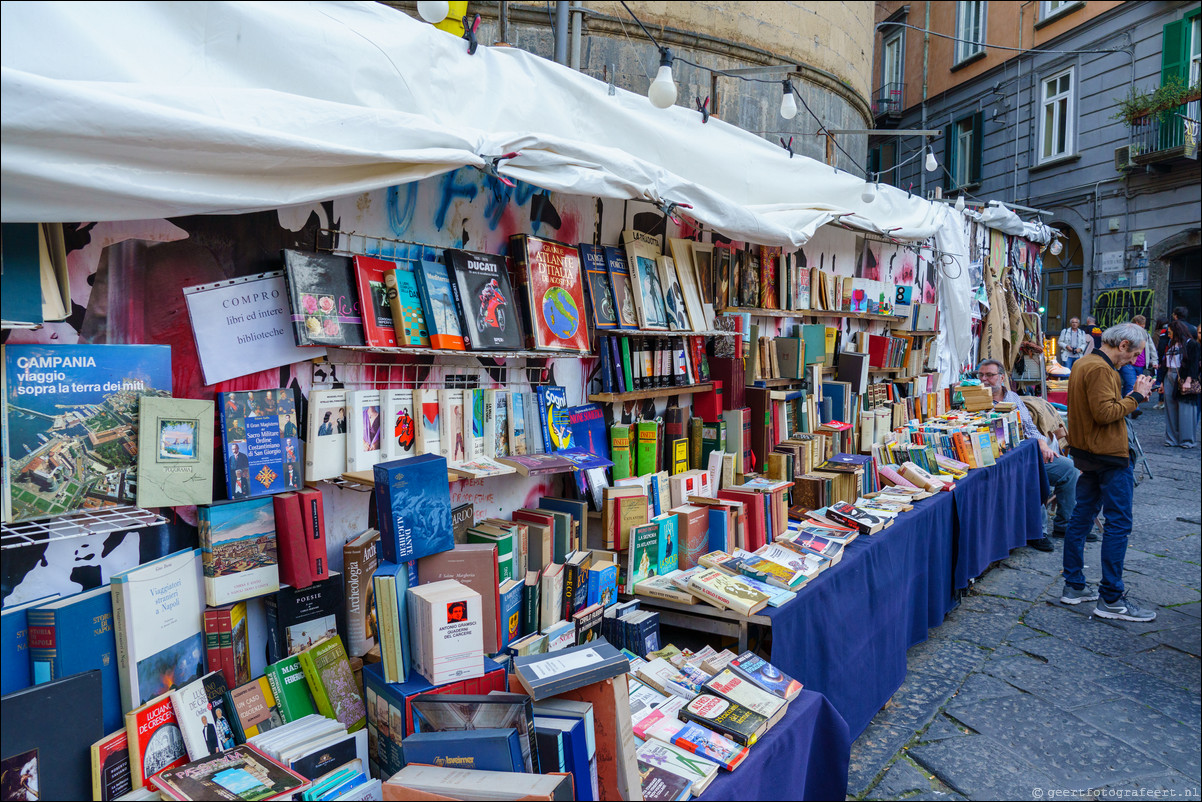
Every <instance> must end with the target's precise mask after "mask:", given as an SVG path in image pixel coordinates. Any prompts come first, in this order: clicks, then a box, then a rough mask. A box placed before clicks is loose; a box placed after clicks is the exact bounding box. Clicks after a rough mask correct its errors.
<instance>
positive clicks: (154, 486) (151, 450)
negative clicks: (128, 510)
mask: <svg viewBox="0 0 1202 802" xmlns="http://www.w3.org/2000/svg"><path fill="white" fill-rule="evenodd" d="M212 442H213V402H212V401H196V400H193V399H189V398H160V397H157V396H146V397H145V398H143V399H142V400H141V402H140V403H139V404H138V490H137V498H138V506H139V507H144V508H145V507H175V506H181V505H191V504H208V503H210V502H211V501H212V500H213V449H212V448H210V447H209V444H210V443H212Z"/></svg>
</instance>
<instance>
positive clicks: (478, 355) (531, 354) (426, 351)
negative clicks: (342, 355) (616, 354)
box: [330, 345, 594, 359]
mask: <svg viewBox="0 0 1202 802" xmlns="http://www.w3.org/2000/svg"><path fill="white" fill-rule="evenodd" d="M330 347H334V346H330ZM338 347H340V348H341V350H344V351H362V352H365V353H369V354H409V355H413V356H441V357H459V358H461V359H556V358H562V357H567V358H570V359H579V358H581V357H587V356H594V354H592V353H585V354H580V353H576V352H574V351H453V350H450V349H447V348H415V347H412V346H404V345H398V346H395V347H390V348H385V347H376V346H370V345H345V346H338Z"/></svg>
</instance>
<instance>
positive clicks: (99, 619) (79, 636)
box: [20, 585, 123, 732]
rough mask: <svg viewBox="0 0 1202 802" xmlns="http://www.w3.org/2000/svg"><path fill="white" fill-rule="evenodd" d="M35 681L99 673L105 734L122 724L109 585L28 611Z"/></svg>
mask: <svg viewBox="0 0 1202 802" xmlns="http://www.w3.org/2000/svg"><path fill="white" fill-rule="evenodd" d="M26 615H27V618H28V626H29V635H28V645H29V648H28V653H27V654H21V655H20V657H21V658H25V660H26V664H27V665H31V666H32V670H33V682H34V684H37V685H41V684H42V683H45V682H50V681H52V680H56V679H62V678H63V677H69V676H71V675H72V674H78V673H80V672H82V671H90V670H92V669H98V670H99V671H100V679H101V698H102V700H103V703H104V718H103V724H104V730H105V732H112V731H114V730H116V729H119V728H120V727H121V725H122V721H123V719H122V717H121V688H120V682H121V681H120V677H119V676H118V674H117V655H116V651H117V643H116V640H115V638H114V636H113V595H112V589H111V587H110V586H109V585H103V586H101V587H99V588H94V589H92V590H86V591H84V592H83V593H76V594H74V595H72V596H68V597H66V598H65V599H57V600H54V601H49V602H46V603H43V604H41V605H39V606H37V607H34V608H32V609H29V610H28V611H27V612H26Z"/></svg>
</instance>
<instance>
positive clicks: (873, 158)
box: [868, 145, 881, 178]
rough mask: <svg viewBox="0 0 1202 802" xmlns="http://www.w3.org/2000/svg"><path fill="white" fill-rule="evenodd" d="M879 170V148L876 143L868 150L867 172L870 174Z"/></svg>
mask: <svg viewBox="0 0 1202 802" xmlns="http://www.w3.org/2000/svg"><path fill="white" fill-rule="evenodd" d="M880 171H881V148H880V146H879V145H878V146H876V147H875V148H873V149H872V150H870V151H868V172H869V173H870V174H871V173H879V172H880ZM868 177H869V178H871V175H869V176H868Z"/></svg>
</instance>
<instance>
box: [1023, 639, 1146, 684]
mask: <svg viewBox="0 0 1202 802" xmlns="http://www.w3.org/2000/svg"><path fill="white" fill-rule="evenodd" d="M1019 647H1020V648H1021V649H1022V650H1023V651H1024V652H1026V653H1028V654H1032V655H1035V656H1036V657H1038V658H1042V659H1043V660H1045V661H1047V662H1048V663H1050V664H1051V665H1054V666H1056V667H1058V668H1060V669H1061V670H1066V671H1072V672H1074V673H1080V674H1082V675H1084V676H1094V677H1107V676H1112V675H1115V674H1125V673H1127V672H1129V671H1130V670H1131V669H1130V666H1128V665H1126V664H1125V663H1121V662H1119V661H1118V660H1117V659H1115V658H1113V657H1106V656H1104V655H1100V654H1096V653H1094V652H1091V651H1089V650H1088V649H1083V648H1082V647H1080V646H1078V645H1076V644H1075V643H1070V642H1069V641H1066V640H1061V639H1060V638H1055V637H1045V638H1030V639H1028V640H1024V641H1022V642H1020V643H1019Z"/></svg>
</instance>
